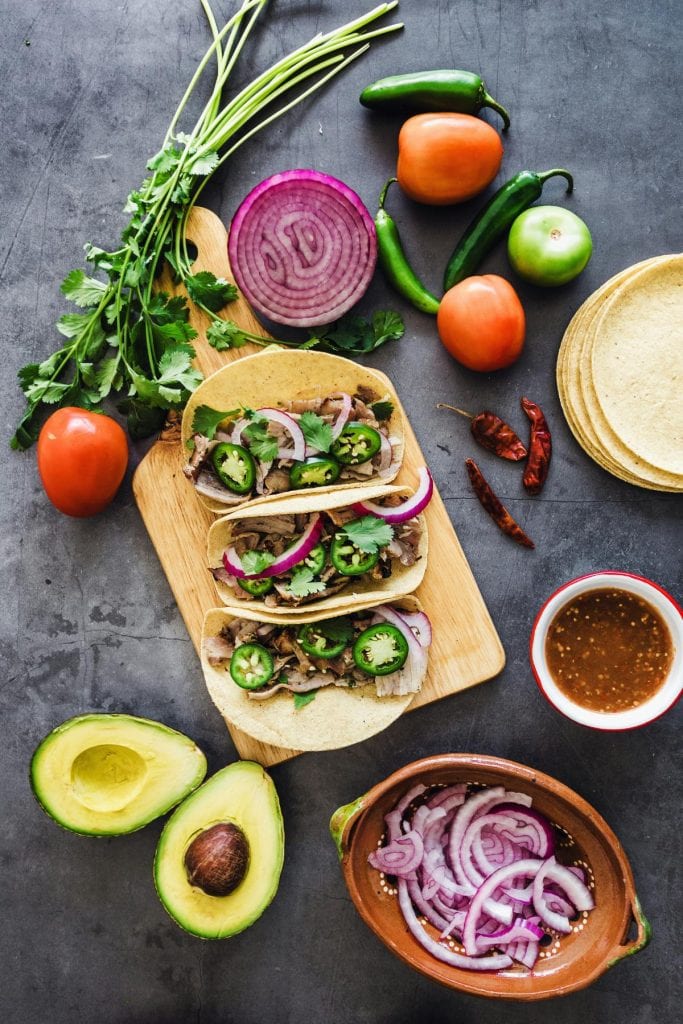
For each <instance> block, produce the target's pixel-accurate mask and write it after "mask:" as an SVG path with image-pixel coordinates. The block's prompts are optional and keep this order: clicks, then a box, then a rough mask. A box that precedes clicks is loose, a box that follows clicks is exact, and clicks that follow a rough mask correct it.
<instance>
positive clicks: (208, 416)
mask: <svg viewBox="0 0 683 1024" xmlns="http://www.w3.org/2000/svg"><path fill="white" fill-rule="evenodd" d="M240 411H241V410H240V409H228V410H227V411H225V412H222V411H221V410H220V409H212V408H211V406H210V405H198V406H197V408H196V409H195V411H194V417H193V419H192V433H193V434H203V436H204V437H208V439H209V441H210V440H211V439H212V438H213V437H214V436H215V434H216V431H217V430H218V428H219V427H220V425H221V423H223V421H224V420H228V419H233V418H234V417H235V416H237V414H238V413H239V412H240Z"/></svg>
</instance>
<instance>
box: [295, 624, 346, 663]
mask: <svg viewBox="0 0 683 1024" xmlns="http://www.w3.org/2000/svg"><path fill="white" fill-rule="evenodd" d="M352 636H353V627H352V625H351V622H350V621H349V619H345V618H339V619H329V620H326V621H324V622H309V623H308V624H307V625H305V626H302V627H301V629H300V630H299V633H298V636H297V641H298V644H299V647H301V649H302V650H304V651H305V652H306V654H310V655H311V656H312V657H314V658H336V657H337V655H338V654H341V653H342V651H343V650H345V648H346V645H347V644H348V642H349V640H350V639H351V637H352Z"/></svg>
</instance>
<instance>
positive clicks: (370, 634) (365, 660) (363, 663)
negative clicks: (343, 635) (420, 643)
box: [353, 622, 409, 676]
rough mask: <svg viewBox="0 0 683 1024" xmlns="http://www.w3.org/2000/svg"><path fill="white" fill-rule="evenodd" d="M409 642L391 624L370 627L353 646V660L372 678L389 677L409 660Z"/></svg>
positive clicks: (385, 623) (380, 623) (383, 623)
mask: <svg viewBox="0 0 683 1024" xmlns="http://www.w3.org/2000/svg"><path fill="white" fill-rule="evenodd" d="M408 650H409V648H408V641H407V640H406V638H405V637H404V635H403V633H402V632H401V630H400V629H398V628H397V627H396V626H392V624H391V623H390V622H378V623H376V624H375V625H374V626H368V628H367V629H364V630H363V632H362V633H361V634H360V636H359V637H358V639H357V640H356V642H355V644H354V645H353V660H354V661H355V663H356V665H357V666H358V668H359V669H362V671H363V672H367V673H368V675H370V676H388V675H389V674H390V673H391V672H397V671H398V670H399V669H400V668H403V666H404V665H405V663H406V661H407V660H408Z"/></svg>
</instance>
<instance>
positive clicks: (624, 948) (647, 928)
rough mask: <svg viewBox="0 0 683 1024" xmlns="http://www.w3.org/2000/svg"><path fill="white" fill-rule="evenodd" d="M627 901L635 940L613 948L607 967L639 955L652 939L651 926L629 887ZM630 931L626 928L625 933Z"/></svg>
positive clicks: (622, 942) (621, 943)
mask: <svg viewBox="0 0 683 1024" xmlns="http://www.w3.org/2000/svg"><path fill="white" fill-rule="evenodd" d="M629 889H630V891H629V894H628V895H629V899H630V903H631V918H632V920H633V921H635V923H636V926H637V929H638V932H637V934H636V936H635V938H633V939H631V940H629V941H623V940H622V941H621V942H620V943H619V945H618V946H615V948H614V950H613V952H612V956H611V957H610V958H609V960H608V962H607V966H608V967H614V965H615V964H618V963H619V961H620V960H623V959H624V958H625V957H627V956H633V954H634V953H640V951H641V949H645V947H646V946H647V944H648V942H649V941H650V939H651V938H652V926H651V925H650V922H649V921H648V919H647V918H646V917H645V914H644V913H643V908H642V907H641V905H640V900H639V899H638V897H637V895H636V893H635V891H633V889H631V888H630V887H629ZM629 930H630V922H629V928H627V932H628V931H629Z"/></svg>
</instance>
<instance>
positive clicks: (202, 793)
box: [154, 761, 285, 939]
mask: <svg viewBox="0 0 683 1024" xmlns="http://www.w3.org/2000/svg"><path fill="white" fill-rule="evenodd" d="M221 822H232V823H233V824H235V825H237V826H238V827H239V828H240V829H242V831H243V832H244V834H245V836H246V838H247V841H248V843H249V865H248V867H247V871H246V874H245V876H244V878H243V879H242V881H241V882H240V884H239V885H238V886H237V888H236V889H234V890H233V891H232V892H231V893H229V894H228V895H227V896H209V895H208V894H207V893H205V892H203V891H202V890H201V889H199V888H198V887H196V886H193V885H190V883H189V881H188V878H187V870H186V868H185V863H184V862H185V853H186V851H187V848H188V846H189V845H190V843H191V842H192V841H193V840H194V839H195V838H196V837H197V836H198V835H199V834H200V833H202V832H204V830H205V829H207V828H210V827H211V826H212V825H217V824H219V823H221ZM284 852H285V847H284V829H283V823H282V813H281V811H280V802H279V800H278V796H277V791H276V789H275V786H274V784H273V781H272V779H271V778H270V776H269V775H267V774H266V772H265V771H264V770H263V768H262V767H261V765H259V764H255V763H254V762H253V761H236V762H235V763H234V764H230V765H228V767H227V768H223V769H222V771H219V772H217V774H216V775H214V776H213V777H212V778H211V779H209V780H208V782H205V783H204V785H203V786H200V788H199V789H197V790H195V792H194V793H192V794H191V796H189V797H188V798H187V800H185V801H184V802H183V803H182V804H181V806H180V807H178V808H177V809H176V810H175V811H174V812H173V814H172V816H171V817H170V818H169V819H168V821H167V822H166V825H165V826H164V830H163V832H162V833H161V838H160V840H159V845H158V846H157V852H156V857H155V860H154V881H155V884H156V887H157V892H158V894H159V898H160V900H161V902H162V903H163V905H164V907H165V908H166V910H167V911H168V913H169V914H170V915H171V917H172V918H173V919H174V920H175V921H176V922H177V924H179V925H180V926H181V928H184V929H185V931H188V932H190V933H191V934H192V935H198V936H199V937H200V938H203V939H224V938H228V937H229V936H231V935H236V934H237V933H238V932H241V931H244V929H245V928H248V927H249V925H251V924H253V923H254V921H255V920H256V919H257V918H258V917H260V916H261V914H262V913H263V911H264V910H265V909H266V907H267V906H268V904H269V903H270V902H271V900H272V899H273V897H274V896H275V893H276V892H277V887H278V883H279V881H280V872H281V871H282V863H283V860H284Z"/></svg>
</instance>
